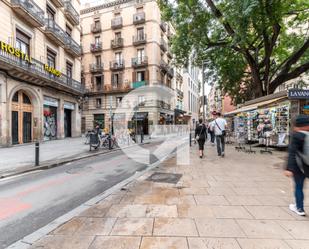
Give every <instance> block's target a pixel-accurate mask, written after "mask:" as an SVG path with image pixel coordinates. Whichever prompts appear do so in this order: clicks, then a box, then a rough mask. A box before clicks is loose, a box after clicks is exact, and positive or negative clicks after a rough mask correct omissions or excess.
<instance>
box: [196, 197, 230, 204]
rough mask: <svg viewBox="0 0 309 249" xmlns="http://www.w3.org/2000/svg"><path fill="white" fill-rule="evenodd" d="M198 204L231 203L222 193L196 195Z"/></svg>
mask: <svg viewBox="0 0 309 249" xmlns="http://www.w3.org/2000/svg"><path fill="white" fill-rule="evenodd" d="M194 198H195V200H196V203H197V205H229V203H228V202H227V200H226V199H225V197H224V196H222V195H194Z"/></svg>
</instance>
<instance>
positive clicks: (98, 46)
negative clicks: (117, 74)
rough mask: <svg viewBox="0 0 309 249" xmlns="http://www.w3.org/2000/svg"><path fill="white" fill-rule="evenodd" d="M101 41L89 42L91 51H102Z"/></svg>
mask: <svg viewBox="0 0 309 249" xmlns="http://www.w3.org/2000/svg"><path fill="white" fill-rule="evenodd" d="M102 47H103V46H102V42H98V43H91V44H90V51H91V52H92V53H96V52H101V51H102Z"/></svg>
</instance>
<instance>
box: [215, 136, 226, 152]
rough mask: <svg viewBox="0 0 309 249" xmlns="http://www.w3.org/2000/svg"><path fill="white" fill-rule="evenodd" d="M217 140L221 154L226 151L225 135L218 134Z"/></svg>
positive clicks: (218, 150)
mask: <svg viewBox="0 0 309 249" xmlns="http://www.w3.org/2000/svg"><path fill="white" fill-rule="evenodd" d="M216 142H217V152H218V155H219V156H221V154H222V153H224V150H225V137H224V136H222V135H221V136H216Z"/></svg>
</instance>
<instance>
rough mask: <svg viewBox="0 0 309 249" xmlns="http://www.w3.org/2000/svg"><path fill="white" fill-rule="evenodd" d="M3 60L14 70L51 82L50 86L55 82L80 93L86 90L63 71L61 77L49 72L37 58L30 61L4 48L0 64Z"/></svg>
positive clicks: (0, 54)
mask: <svg viewBox="0 0 309 249" xmlns="http://www.w3.org/2000/svg"><path fill="white" fill-rule="evenodd" d="M1 62H5V64H8V66H12V70H19V71H23V73H24V74H23V75H27V76H29V77H34V78H40V79H42V80H43V81H45V82H46V81H47V82H50V86H52V87H53V86H55V84H58V85H60V86H64V87H67V88H69V89H73V90H75V91H77V92H79V93H83V92H84V86H83V85H82V84H81V82H79V81H77V80H74V79H72V78H70V77H68V76H67V75H65V74H63V73H61V75H60V76H59V77H57V76H55V75H53V74H51V73H49V72H48V71H46V70H45V64H44V63H42V62H40V61H38V60H36V59H32V63H28V62H26V61H25V60H22V59H20V58H18V57H16V56H14V55H12V54H10V53H7V52H6V51H4V50H0V64H1ZM9 70H10V69H9ZM16 77H22V75H20V74H18V76H16Z"/></svg>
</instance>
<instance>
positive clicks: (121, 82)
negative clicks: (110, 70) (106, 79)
mask: <svg viewBox="0 0 309 249" xmlns="http://www.w3.org/2000/svg"><path fill="white" fill-rule="evenodd" d="M119 83H120V84H123V73H119Z"/></svg>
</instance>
